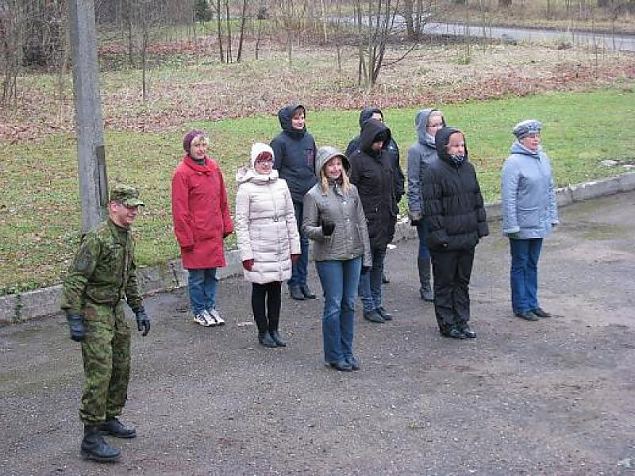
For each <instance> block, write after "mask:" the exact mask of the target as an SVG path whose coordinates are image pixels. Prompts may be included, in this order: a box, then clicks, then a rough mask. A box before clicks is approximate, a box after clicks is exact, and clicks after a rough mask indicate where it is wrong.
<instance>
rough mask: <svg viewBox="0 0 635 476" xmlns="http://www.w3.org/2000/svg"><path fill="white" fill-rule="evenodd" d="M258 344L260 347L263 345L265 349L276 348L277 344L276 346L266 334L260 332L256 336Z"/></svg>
mask: <svg viewBox="0 0 635 476" xmlns="http://www.w3.org/2000/svg"><path fill="white" fill-rule="evenodd" d="M258 342H260V345H264V346H265V347H269V348H271V349H273V348H274V347H278V344H276V342H275V341H274V340H273V339H272V338H271V335H270V334H269V333H268V332H260V333H259V334H258Z"/></svg>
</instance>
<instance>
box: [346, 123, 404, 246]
mask: <svg viewBox="0 0 635 476" xmlns="http://www.w3.org/2000/svg"><path fill="white" fill-rule="evenodd" d="M381 133H384V134H387V135H388V140H387V141H385V142H384V147H385V145H386V144H388V143H389V142H390V129H388V128H387V127H386V126H385V125H384V124H383V123H382V122H380V121H378V120H376V119H370V120H368V121H366V123H364V126H363V127H362V133H361V135H360V144H359V147H358V148H357V150H356V151H355V152H353V153H352V154H351V156H350V157H349V162H350V164H351V173H350V180H351V183H353V184H355V186H356V187H357V190H358V192H359V197H360V200H361V201H362V206H363V207H364V214H365V215H366V222H367V223H368V236H369V237H370V246H371V248H374V249H382V248H385V247H386V246H387V245H388V243H390V242H391V241H392V238H393V236H394V234H395V223H396V222H397V206H396V203H395V201H394V190H393V187H394V183H393V173H394V172H393V168H392V164H391V161H390V154H389V153H388V151H387V150H386V149H385V148H384V149H382V150H381V151H379V152H375V151H373V150H372V144H373V142H375V138H376V137H377V136H378V135H379V134H381Z"/></svg>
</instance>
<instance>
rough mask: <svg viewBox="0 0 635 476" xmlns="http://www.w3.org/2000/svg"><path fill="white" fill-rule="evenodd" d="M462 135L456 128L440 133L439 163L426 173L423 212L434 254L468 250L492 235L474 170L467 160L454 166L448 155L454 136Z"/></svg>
mask: <svg viewBox="0 0 635 476" xmlns="http://www.w3.org/2000/svg"><path fill="white" fill-rule="evenodd" d="M455 132H461V131H459V130H458V129H454V128H453V127H443V128H442V129H439V130H438V131H437V133H436V136H435V144H436V148H437V154H438V159H437V160H433V161H432V162H431V163H430V164H429V166H428V168H427V169H426V170H425V172H424V181H423V208H424V219H425V221H426V223H427V226H428V240H427V244H428V248H430V250H431V251H433V252H434V251H437V252H438V251H446V250H447V251H457V250H468V249H471V248H473V247H475V246H476V244H477V243H478V242H479V239H480V238H482V237H484V236H487V235H488V234H489V229H488V226H487V222H486V216H485V208H484V206H483V197H482V195H481V189H480V187H479V184H478V180H477V179H476V172H475V171H474V166H473V165H472V164H471V163H470V162H469V161H468V153H467V145H466V146H465V160H464V161H463V163H461V164H460V165H456V164H455V163H453V162H452V161H451V160H450V158H449V155H448V152H447V145H448V142H449V140H450V136H451V135H452V134H454V133H455Z"/></svg>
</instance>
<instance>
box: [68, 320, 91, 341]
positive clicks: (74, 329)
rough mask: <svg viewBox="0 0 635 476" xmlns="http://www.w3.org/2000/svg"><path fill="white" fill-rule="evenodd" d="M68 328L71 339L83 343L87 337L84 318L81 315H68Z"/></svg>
mask: <svg viewBox="0 0 635 476" xmlns="http://www.w3.org/2000/svg"><path fill="white" fill-rule="evenodd" d="M66 320H67V321H68V327H69V328H70V330H71V339H72V340H74V341H75V342H81V341H83V340H84V337H86V328H85V327H84V316H82V315H80V314H66Z"/></svg>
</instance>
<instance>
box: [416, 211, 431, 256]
mask: <svg viewBox="0 0 635 476" xmlns="http://www.w3.org/2000/svg"><path fill="white" fill-rule="evenodd" d="M417 235H419V256H418V258H419V259H425V258H430V250H429V249H428V245H427V243H426V240H427V239H428V226H427V225H426V224H425V222H424V221H423V220H422V221H421V222H419V224H418V225H417Z"/></svg>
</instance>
